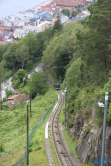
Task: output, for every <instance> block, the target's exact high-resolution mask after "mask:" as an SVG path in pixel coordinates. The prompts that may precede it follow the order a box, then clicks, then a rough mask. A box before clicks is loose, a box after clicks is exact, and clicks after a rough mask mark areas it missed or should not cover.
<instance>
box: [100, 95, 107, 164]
mask: <svg viewBox="0 0 111 166" xmlns="http://www.w3.org/2000/svg"><path fill="white" fill-rule="evenodd" d="M107 107H108V92H106V93H105V105H104V121H103V139H102V154H101V166H104V160H105V140H106V119H107Z"/></svg>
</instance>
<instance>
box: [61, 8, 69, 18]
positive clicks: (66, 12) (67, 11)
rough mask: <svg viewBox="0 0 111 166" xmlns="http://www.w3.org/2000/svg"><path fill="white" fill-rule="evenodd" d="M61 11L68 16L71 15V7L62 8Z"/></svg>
mask: <svg viewBox="0 0 111 166" xmlns="http://www.w3.org/2000/svg"><path fill="white" fill-rule="evenodd" d="M61 13H63V14H64V15H66V16H68V17H69V16H70V10H69V9H62V11H61Z"/></svg>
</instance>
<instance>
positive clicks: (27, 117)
mask: <svg viewBox="0 0 111 166" xmlns="http://www.w3.org/2000/svg"><path fill="white" fill-rule="evenodd" d="M26 123H27V125H26V126H27V127H26V132H27V134H26V135H27V136H26V137H27V147H26V157H27V161H26V164H27V165H29V139H28V135H29V115H28V104H27V110H26Z"/></svg>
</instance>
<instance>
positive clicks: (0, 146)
mask: <svg viewBox="0 0 111 166" xmlns="http://www.w3.org/2000/svg"><path fill="white" fill-rule="evenodd" d="M4 151H5V150H4V146H3V144H0V153H2V152H4Z"/></svg>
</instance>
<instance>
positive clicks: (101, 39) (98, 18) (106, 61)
mask: <svg viewBox="0 0 111 166" xmlns="http://www.w3.org/2000/svg"><path fill="white" fill-rule="evenodd" d="M109 2H110V1H109V0H107V1H103V0H99V1H97V2H95V3H93V4H92V5H90V6H89V11H90V13H91V15H90V16H89V18H87V19H86V20H85V22H84V21H83V25H84V24H85V26H84V27H85V28H86V26H87V27H89V30H88V31H84V32H83V33H78V39H79V41H80V42H79V46H80V47H79V50H80V52H81V55H82V60H83V64H84V66H83V67H82V68H81V69H82V71H83V72H82V73H83V77H84V76H85V77H84V78H85V80H86V82H87V83H90V82H93V83H94V84H100V85H101V83H102V80H104V81H107V78H108V71H109V70H110V64H111V49H110V43H111V38H110V34H111V29H110V24H111V21H110V19H109V18H110V16H111V12H110V11H111V7H110V5H107V4H108V3H109ZM86 29H87V28H86Z"/></svg>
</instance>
